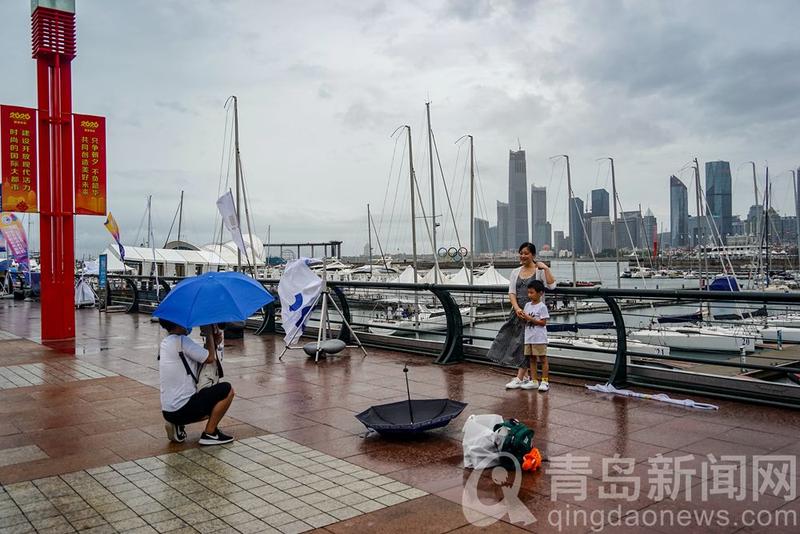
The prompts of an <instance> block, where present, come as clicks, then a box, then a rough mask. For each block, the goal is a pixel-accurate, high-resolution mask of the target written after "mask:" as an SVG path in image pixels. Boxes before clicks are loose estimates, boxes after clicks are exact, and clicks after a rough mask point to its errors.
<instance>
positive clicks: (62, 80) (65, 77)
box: [31, 0, 75, 341]
mask: <svg viewBox="0 0 800 534" xmlns="http://www.w3.org/2000/svg"><path fill="white" fill-rule="evenodd" d="M47 6H58V8H59V9H53V8H52V7H47ZM32 7H33V12H32V14H31V27H32V37H33V58H34V59H35V60H36V78H37V86H38V107H39V236H40V240H39V242H40V264H41V310H42V341H54V340H62V339H70V338H74V337H75V307H74V300H75V294H74V278H75V230H74V216H73V212H74V209H73V203H74V193H73V179H72V171H73V166H72V154H73V151H72V77H71V69H70V62H71V61H72V59H73V58H74V57H75V9H74V7H75V6H74V1H72V2H70V1H69V0H67V1H64V0H61V1H58V2H53V1H52V0H51V1H47V0H39V1H38V2H34V5H33V6H32ZM65 8H66V9H67V10H64V9H65ZM70 9H71V11H69V10H70Z"/></svg>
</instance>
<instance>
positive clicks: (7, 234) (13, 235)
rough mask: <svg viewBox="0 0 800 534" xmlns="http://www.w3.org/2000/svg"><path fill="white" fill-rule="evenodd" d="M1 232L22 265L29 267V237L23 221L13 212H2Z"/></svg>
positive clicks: (0, 219) (9, 248) (24, 267)
mask: <svg viewBox="0 0 800 534" xmlns="http://www.w3.org/2000/svg"><path fill="white" fill-rule="evenodd" d="M0 233H2V234H3V238H4V239H5V241H6V248H7V249H8V252H9V253H10V254H11V256H12V257H13V258H14V261H16V262H17V263H18V264H19V266H20V267H22V268H23V269H24V270H27V269H28V238H27V236H26V235H25V229H24V228H23V227H22V222H20V220H19V219H17V216H16V215H14V214H13V213H7V212H3V213H0Z"/></svg>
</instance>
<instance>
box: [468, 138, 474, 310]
mask: <svg viewBox="0 0 800 534" xmlns="http://www.w3.org/2000/svg"><path fill="white" fill-rule="evenodd" d="M474 271H475V146H474V144H473V139H472V136H471V135H470V136H469V285H473V282H474V281H473V277H474V276H475V274H474ZM470 296H472V293H470Z"/></svg>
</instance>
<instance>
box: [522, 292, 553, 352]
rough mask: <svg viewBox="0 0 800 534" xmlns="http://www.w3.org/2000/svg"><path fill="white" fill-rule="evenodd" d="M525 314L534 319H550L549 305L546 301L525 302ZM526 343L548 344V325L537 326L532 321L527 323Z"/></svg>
mask: <svg viewBox="0 0 800 534" xmlns="http://www.w3.org/2000/svg"><path fill="white" fill-rule="evenodd" d="M524 311H525V315H529V316H531V317H533V318H534V319H549V318H550V312H549V311H547V306H546V305H545V303H544V302H539V303H537V304H534V303H533V302H528V303H527V304H525V309H524ZM525 344H526V345H545V344H547V327H546V326H537V325H533V324H531V323H526V324H525Z"/></svg>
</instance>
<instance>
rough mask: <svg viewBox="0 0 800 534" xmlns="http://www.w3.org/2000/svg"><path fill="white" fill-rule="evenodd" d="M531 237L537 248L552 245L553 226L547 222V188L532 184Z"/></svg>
mask: <svg viewBox="0 0 800 534" xmlns="http://www.w3.org/2000/svg"><path fill="white" fill-rule="evenodd" d="M531 239H532V240H533V244H534V245H536V248H537V249H540V248H542V247H543V246H544V245H551V244H552V241H551V226H550V223H549V222H547V188H546V187H536V186H535V185H532V186H531Z"/></svg>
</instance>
